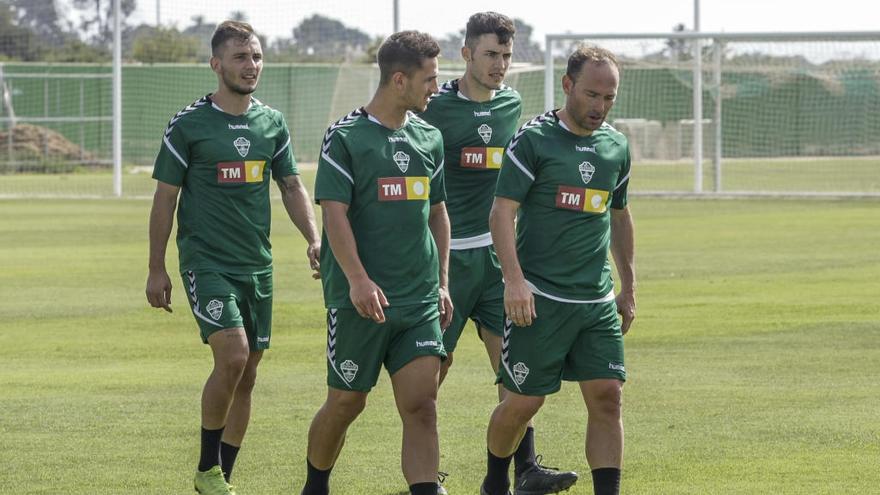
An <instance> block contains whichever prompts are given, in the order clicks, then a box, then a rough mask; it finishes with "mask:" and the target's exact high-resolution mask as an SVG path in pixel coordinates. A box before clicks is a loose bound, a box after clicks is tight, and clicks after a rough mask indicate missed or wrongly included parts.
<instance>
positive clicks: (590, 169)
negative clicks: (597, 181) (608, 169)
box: [578, 162, 596, 184]
mask: <svg viewBox="0 0 880 495" xmlns="http://www.w3.org/2000/svg"><path fill="white" fill-rule="evenodd" d="M578 170H580V172H581V179H583V180H584V184H589V183H590V181H591V180H592V179H593V174H594V173H595V172H596V167H594V166H593V165H592V164H591V163H590V162H583V163H581V164H580V165H578Z"/></svg>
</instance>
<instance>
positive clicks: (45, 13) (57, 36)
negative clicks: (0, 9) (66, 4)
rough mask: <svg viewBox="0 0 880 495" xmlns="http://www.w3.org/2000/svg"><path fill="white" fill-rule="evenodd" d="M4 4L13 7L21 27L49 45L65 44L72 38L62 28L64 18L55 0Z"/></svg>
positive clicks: (23, 0)
mask: <svg viewBox="0 0 880 495" xmlns="http://www.w3.org/2000/svg"><path fill="white" fill-rule="evenodd" d="M2 3H8V4H9V5H10V6H11V7H12V9H13V11H14V13H15V19H16V20H17V24H18V26H19V27H22V28H26V29H29V30H31V31H32V32H33V33H34V34H36V35H37V36H39V37H40V39H41V40H43V41H44V42H46V43H47V44H49V45H52V46H58V45H61V44H64V43H65V42H66V41H67V40H68V39H69V38H70V37H71V34H70V33H69V32H67V31H65V28H64V27H63V26H62V19H63V16H62V15H61V14H60V13H59V11H58V7H57V6H56V2H55V0H10V1H7V2H2ZM68 27H69V26H68Z"/></svg>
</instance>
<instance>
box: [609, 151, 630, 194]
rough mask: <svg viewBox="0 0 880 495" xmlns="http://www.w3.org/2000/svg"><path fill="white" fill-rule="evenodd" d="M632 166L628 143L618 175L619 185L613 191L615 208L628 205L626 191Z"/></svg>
mask: <svg viewBox="0 0 880 495" xmlns="http://www.w3.org/2000/svg"><path fill="white" fill-rule="evenodd" d="M631 167H632V158H631V157H630V152H629V143H627V144H626V157H625V158H624V161H623V164H622V166H621V168H620V174H619V175H618V179H617V185H616V186H615V187H614V192H612V193H611V207H612V208H614V209H615V210H622V209H624V208H626V205H627V197H626V191H627V187H628V186H629V176H630V169H631Z"/></svg>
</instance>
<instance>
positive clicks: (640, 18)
mask: <svg viewBox="0 0 880 495" xmlns="http://www.w3.org/2000/svg"><path fill="white" fill-rule="evenodd" d="M157 2H159V3H158V5H159V7H160V9H159V13H160V18H161V21H162V24H163V25H164V24H169V23H171V24H176V25H177V27H179V28H183V27H186V26H187V25H189V24H191V21H190V19H191V17H192V16H194V15H203V16H205V18H206V20H207V21H208V22H212V23H213V22H219V21H221V20H222V19H223V18H225V17H226V16H228V14H229V12H231V11H233V10H243V11H244V12H245V14H246V15H247V17H248V20H249V21H250V22H251V23H252V24H253V25H254V28H255V29H256V30H257V31H258V32H261V33H264V34H267V35H268V36H269V37H270V38H272V37H278V36H285V37H289V36H290V33H291V30H292V29H293V27H294V26H296V25H297V24H298V23H299V21H301V20H302V19H303V18H305V17H308V16H311V15H312V14H315V13H318V14H322V15H325V16H328V17H333V18H336V19H338V20H340V21H342V22H343V23H345V24H346V25H347V26H349V27H356V28H358V29H360V30H362V31H365V32H367V33H368V34H371V35H387V34H390V33H391V31H392V28H393V4H394V2H393V0H287V1H284V0H249V1H247V2H242V1H241V0H236V1H232V0H210V1H208V0H188V1H186V2H181V1H178V0H175V1H173V2H172V1H171V0H138V2H137V3H138V10H137V11H136V12H135V14H133V16H132V19H131V20H132V21H133V22H134V23H136V24H139V23H147V24H155V23H156V6H157ZM398 3H399V7H400V14H399V15H400V27H401V29H418V30H421V31H427V32H429V33H431V34H433V35H435V36H443V35H445V34H447V33H452V32H456V31H458V30H460V29H462V28H463V27H464V25H465V23H466V22H467V18H468V17H469V16H470V14H472V13H474V12H479V11H484V10H497V11H499V12H501V13H503V14H506V15H508V16H511V17H518V18H520V19H522V20H524V21H525V22H526V23H527V24H529V25H531V26H532V27H533V28H534V34H533V36H532V40H533V41H538V42H539V43H540V44H541V45H542V46H543V39H544V35H545V34H548V33H566V32H570V33H636V32H640V33H666V32H669V31H671V30H672V28H673V26H675V25H676V24H678V23H684V24H685V25H686V26H687V27H688V28H689V29H690V28H692V27H693V25H694V0H614V1H607V2H597V1H590V0H537V1H535V0H518V1H515V2H507V5H509V6H507V7H505V6H504V5H505V4H503V3H502V2H499V1H498V0H494V1H482V0H470V1H462V0H443V1H433V2H429V1H418V0H398ZM243 6H244V7H243ZM877 19H880V2H877V1H875V0H836V1H834V2H828V1H827V0H824V1H821V2H820V1H818V0H700V30H701V31H705V32H718V31H724V32H790V31H876V30H880V23H878V22H877Z"/></svg>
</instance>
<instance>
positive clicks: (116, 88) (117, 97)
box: [113, 0, 122, 197]
mask: <svg viewBox="0 0 880 495" xmlns="http://www.w3.org/2000/svg"><path fill="white" fill-rule="evenodd" d="M119 3H120V0H113V195H114V196H116V197H121V196H122V21H121V17H122V16H121V15H119V12H120V9H119Z"/></svg>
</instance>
